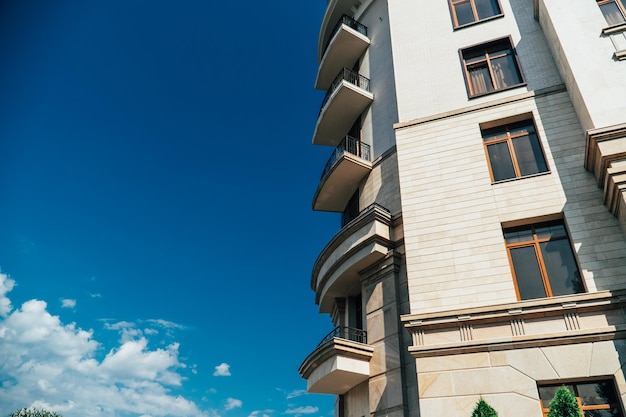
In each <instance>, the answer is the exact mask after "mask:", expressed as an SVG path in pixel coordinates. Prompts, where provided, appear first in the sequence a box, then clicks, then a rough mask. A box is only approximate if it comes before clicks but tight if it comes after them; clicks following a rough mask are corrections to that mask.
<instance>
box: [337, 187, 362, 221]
mask: <svg viewBox="0 0 626 417" xmlns="http://www.w3.org/2000/svg"><path fill="white" fill-rule="evenodd" d="M359 213H360V211H359V190H356V192H355V193H354V194H353V195H352V197H350V200H349V201H348V204H347V205H346V208H345V210H344V211H343V212H342V213H341V227H344V226H345V225H346V224H348V223H350V222H351V221H352V220H354V219H356V218H357V217H359Z"/></svg>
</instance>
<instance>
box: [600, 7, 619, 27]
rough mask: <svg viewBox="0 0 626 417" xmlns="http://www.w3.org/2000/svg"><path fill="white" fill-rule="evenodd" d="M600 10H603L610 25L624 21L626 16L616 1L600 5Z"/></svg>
mask: <svg viewBox="0 0 626 417" xmlns="http://www.w3.org/2000/svg"><path fill="white" fill-rule="evenodd" d="M600 10H602V14H603V15H604V18H605V19H606V22H607V23H608V24H609V25H618V24H620V23H624V16H623V15H622V12H621V11H620V9H619V7H618V6H617V4H615V3H614V2H611V3H606V4H602V5H600Z"/></svg>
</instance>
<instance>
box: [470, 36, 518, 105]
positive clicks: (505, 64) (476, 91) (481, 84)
mask: <svg viewBox="0 0 626 417" xmlns="http://www.w3.org/2000/svg"><path fill="white" fill-rule="evenodd" d="M461 59H462V61H463V70H464V73H465V82H466V84H467V89H468V93H469V96H470V97H478V96H482V95H485V94H489V93H492V92H495V91H502V90H507V89H509V88H513V87H519V86H520V85H523V84H525V83H524V79H523V77H522V72H521V71H520V67H519V63H518V62H517V56H516V55H515V50H514V49H513V47H512V46H511V39H510V38H505V39H500V40H497V41H494V42H489V43H487V44H482V45H478V46H473V47H470V48H466V49H463V50H461Z"/></svg>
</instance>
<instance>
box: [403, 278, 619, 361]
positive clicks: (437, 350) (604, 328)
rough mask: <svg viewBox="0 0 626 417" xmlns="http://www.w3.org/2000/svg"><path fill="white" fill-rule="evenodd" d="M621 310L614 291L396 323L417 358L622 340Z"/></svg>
mask: <svg viewBox="0 0 626 417" xmlns="http://www.w3.org/2000/svg"><path fill="white" fill-rule="evenodd" d="M625 309H626V291H625V290H619V291H614V292H611V291H602V292H596V293H584V294H575V295H569V296H561V297H552V298H543V299H538V300H527V301H521V302H518V303H515V304H513V303H509V304H501V305H495V306H485V307H476V308H471V309H460V310H452V311H446V312H437V313H425V314H414V315H405V316H402V317H401V320H402V322H404V326H405V327H406V328H407V330H408V331H409V333H411V334H412V336H413V346H412V347H410V348H409V352H410V353H411V354H412V355H413V356H414V357H416V358H418V357H429V356H445V355H450V354H457V353H469V352H481V351H491V350H500V349H514V348H518V347H531V346H537V345H538V344H541V345H542V346H543V345H546V346H547V345H559V344H569V343H579V342H582V341H598V340H611V339H615V338H618V337H626V310H625ZM615 310H621V311H622V312H623V313H624V314H623V315H618V316H616V315H615V313H610V316H611V317H612V319H611V320H610V322H609V324H608V325H607V324H606V315H607V313H608V312H609V311H615ZM583 314H584V317H585V318H584V320H582V319H581V316H582V315H583ZM616 317H621V318H619V319H617V320H616ZM559 320H561V323H563V322H564V326H563V324H561V325H558V322H559ZM601 323H605V324H601ZM478 327H479V328H480V332H478V333H477V332H476V331H475V329H477V328H478ZM454 330H456V331H460V335H459V339H458V340H457V341H454V340H450V337H449V335H450V332H451V331H454Z"/></svg>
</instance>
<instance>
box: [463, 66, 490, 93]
mask: <svg viewBox="0 0 626 417" xmlns="http://www.w3.org/2000/svg"><path fill="white" fill-rule="evenodd" d="M468 71H469V76H470V79H469V83H470V86H471V89H472V94H473V95H476V94H483V93H487V92H489V91H493V85H492V84H491V76H490V75H489V70H488V69H487V66H486V65H480V66H478V65H477V66H474V67H471V68H468Z"/></svg>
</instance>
